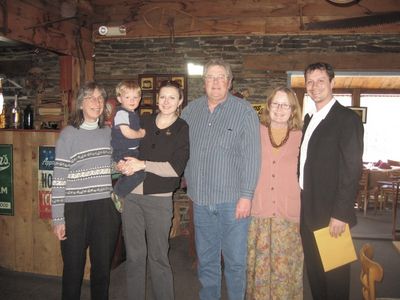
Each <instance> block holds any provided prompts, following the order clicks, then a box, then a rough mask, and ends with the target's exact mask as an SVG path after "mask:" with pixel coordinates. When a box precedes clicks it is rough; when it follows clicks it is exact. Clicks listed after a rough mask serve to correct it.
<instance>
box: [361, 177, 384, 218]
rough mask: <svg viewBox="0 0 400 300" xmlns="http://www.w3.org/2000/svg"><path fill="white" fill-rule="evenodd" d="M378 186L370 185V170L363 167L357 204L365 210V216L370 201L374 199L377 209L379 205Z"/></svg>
mask: <svg viewBox="0 0 400 300" xmlns="http://www.w3.org/2000/svg"><path fill="white" fill-rule="evenodd" d="M378 194H379V193H378V188H377V187H372V188H370V187H369V170H368V169H363V170H362V174H361V179H360V181H359V189H358V194H357V200H356V201H357V206H358V208H359V209H360V208H362V209H363V211H364V216H365V215H367V208H368V204H369V202H371V201H373V203H374V209H375V212H376V209H377V207H378V205H379V199H378Z"/></svg>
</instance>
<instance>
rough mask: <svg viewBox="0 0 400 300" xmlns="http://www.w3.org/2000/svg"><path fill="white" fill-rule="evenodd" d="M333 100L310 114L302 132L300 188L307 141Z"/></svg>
mask: <svg viewBox="0 0 400 300" xmlns="http://www.w3.org/2000/svg"><path fill="white" fill-rule="evenodd" d="M335 102H336V99H335V98H332V99H331V101H329V102H328V104H326V105H325V106H324V107H323V108H322V109H320V110H319V111H317V112H315V113H314V114H313V115H312V118H311V120H310V123H309V124H308V126H307V129H306V132H305V133H304V139H303V143H302V144H301V148H300V175H299V185H300V188H301V189H303V183H304V165H305V163H306V160H307V150H308V142H309V141H310V139H311V136H312V134H313V132H314V130H315V129H316V128H317V126H318V125H319V123H321V121H322V120H323V119H325V117H326V116H327V114H328V113H329V111H330V110H331V108H332V106H333V105H334V104H335Z"/></svg>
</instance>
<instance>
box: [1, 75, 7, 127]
mask: <svg viewBox="0 0 400 300" xmlns="http://www.w3.org/2000/svg"><path fill="white" fill-rule="evenodd" d="M3 128H6V103H5V101H4V97H3V87H2V84H1V78H0V129H3Z"/></svg>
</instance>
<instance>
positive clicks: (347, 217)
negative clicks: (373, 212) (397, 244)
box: [301, 102, 364, 231]
mask: <svg viewBox="0 0 400 300" xmlns="http://www.w3.org/2000/svg"><path fill="white" fill-rule="evenodd" d="M309 121H310V120H309V119H308V120H305V122H304V128H303V136H304V132H305V130H306V129H307V126H308V124H309ZM363 136H364V128H363V125H362V122H361V119H360V117H359V116H358V115H357V114H356V113H355V112H354V111H352V110H350V109H348V108H345V107H344V106H342V105H341V104H339V102H336V103H335V104H334V105H333V106H332V108H331V110H330V111H329V113H328V115H327V116H326V118H325V119H324V120H322V121H321V123H320V124H319V125H318V126H317V128H316V129H315V131H314V132H313V134H312V136H311V138H310V140H309V143H308V150H307V160H306V162H305V165H304V174H303V175H304V182H303V191H302V196H301V223H302V225H303V226H304V225H306V226H307V227H308V229H309V230H312V231H314V230H316V229H320V228H322V227H326V226H328V225H329V220H330V218H331V217H333V218H336V219H339V220H341V221H344V222H346V223H349V226H354V225H355V224H356V223H357V220H356V216H355V212H354V202H355V199H356V195H357V190H358V182H359V179H360V175H361V171H362V154H363ZM302 142H303V141H302Z"/></svg>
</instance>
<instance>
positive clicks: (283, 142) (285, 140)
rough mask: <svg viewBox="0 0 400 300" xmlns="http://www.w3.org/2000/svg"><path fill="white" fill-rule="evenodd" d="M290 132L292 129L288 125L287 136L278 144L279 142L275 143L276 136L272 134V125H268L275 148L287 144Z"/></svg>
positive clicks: (270, 139) (269, 134) (270, 138)
mask: <svg viewBox="0 0 400 300" xmlns="http://www.w3.org/2000/svg"><path fill="white" fill-rule="evenodd" d="M289 133H290V129H289V127H288V128H287V131H286V136H285V138H284V139H283V140H282V142H280V143H279V144H277V143H275V141H274V137H273V136H272V131H271V125H270V126H268V136H269V141H270V142H271V145H272V147H274V148H280V147H282V146H283V145H285V144H286V142H287V140H288V139H289Z"/></svg>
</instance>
